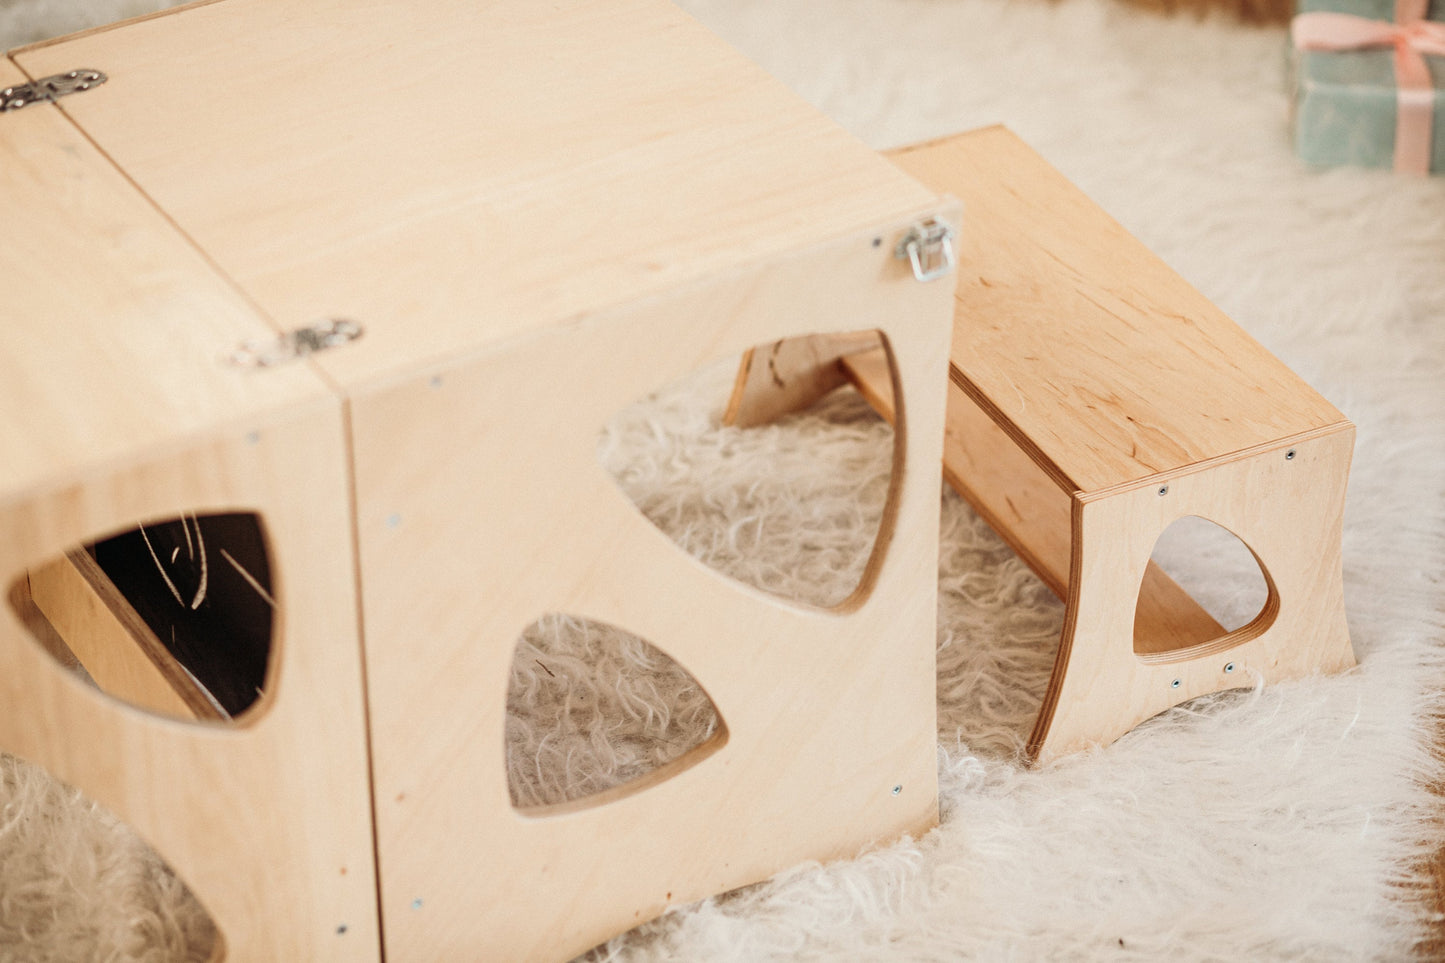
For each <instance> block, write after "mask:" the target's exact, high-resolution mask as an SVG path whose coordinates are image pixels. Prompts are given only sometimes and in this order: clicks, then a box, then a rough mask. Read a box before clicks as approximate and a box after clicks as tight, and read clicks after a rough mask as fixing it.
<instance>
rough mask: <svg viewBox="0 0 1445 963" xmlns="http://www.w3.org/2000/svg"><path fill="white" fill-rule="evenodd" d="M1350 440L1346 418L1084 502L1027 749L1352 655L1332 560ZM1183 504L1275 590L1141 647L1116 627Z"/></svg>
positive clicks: (1095, 740)
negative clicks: (1052, 654)
mask: <svg viewBox="0 0 1445 963" xmlns="http://www.w3.org/2000/svg"><path fill="white" fill-rule="evenodd" d="M1353 446H1354V428H1353V427H1352V426H1350V425H1348V424H1347V425H1345V426H1343V427H1339V428H1332V429H1327V430H1326V431H1323V432H1316V433H1313V434H1308V435H1304V436H1301V437H1299V438H1295V439H1285V440H1283V441H1281V442H1280V443H1277V444H1276V445H1273V446H1269V447H1266V448H1264V449H1262V450H1260V451H1257V452H1255V453H1251V454H1250V455H1248V456H1247V457H1242V458H1238V459H1233V460H1230V461H1226V462H1223V463H1219V464H1215V465H1210V466H1205V467H1201V468H1195V469H1190V470H1186V471H1185V472H1184V473H1181V474H1177V475H1173V476H1170V477H1169V478H1168V479H1167V483H1168V486H1169V491H1168V493H1167V494H1166V495H1163V496H1160V495H1159V494H1158V491H1159V486H1158V485H1156V484H1154V483H1153V482H1150V483H1148V484H1145V485H1140V486H1135V487H1133V488H1130V489H1125V490H1123V491H1116V492H1112V493H1106V494H1102V495H1098V496H1086V497H1083V498H1080V499H1078V500H1077V501H1076V502H1075V508H1074V534H1075V541H1076V544H1077V545H1078V546H1079V548H1078V550H1077V551H1076V553H1075V558H1074V565H1075V568H1074V577H1073V579H1072V581H1071V585H1070V593H1069V610H1068V615H1067V624H1066V625H1065V627H1064V633H1063V642H1062V644H1061V646H1060V653H1059V659H1058V662H1057V663H1056V664H1055V667H1054V675H1053V678H1052V680H1051V681H1050V684H1049V692H1048V696H1047V697H1046V699H1045V705H1044V709H1043V711H1041V712H1040V714H1039V721H1038V725H1037V726H1036V727H1035V729H1034V733H1033V736H1032V738H1031V740H1030V743H1031V749H1032V750H1033V751H1034V752H1036V753H1037V754H1038V756H1039V757H1040V758H1041V759H1051V758H1055V757H1057V756H1059V755H1061V754H1064V753H1068V752H1073V751H1076V750H1078V749H1082V748H1085V747H1087V746H1089V745H1097V744H1101V743H1108V742H1111V741H1113V740H1114V739H1115V738H1117V737H1118V736H1120V735H1123V734H1124V733H1125V732H1127V731H1128V730H1129V729H1131V728H1133V727H1134V726H1135V725H1137V724H1138V723H1140V722H1142V721H1144V720H1145V719H1148V718H1149V717H1150V716H1153V715H1156V714H1158V713H1159V712H1162V711H1164V710H1165V709H1167V708H1169V707H1170V706H1174V705H1178V704H1179V703H1181V702H1184V701H1186V700H1188V699H1192V698H1194V697H1196V696H1200V695H1204V694H1206V693H1209V692H1217V691H1219V690H1220V689H1227V688H1233V687H1240V686H1252V685H1256V684H1258V683H1260V682H1265V683H1269V682H1278V681H1281V680H1284V679H1292V678H1298V677H1302V676H1308V675H1313V674H1317V673H1333V672H1342V671H1344V670H1346V669H1348V668H1350V667H1351V666H1353V665H1354V664H1355V658H1354V653H1353V651H1352V649H1351V647H1350V639H1349V631H1348V627H1347V626H1346V624H1345V605H1344V592H1343V572H1342V565H1341V559H1340V532H1341V524H1342V521H1343V516H1344V501H1345V487H1346V479H1347V478H1348V477H1349V467H1350V456H1351V452H1352V451H1353ZM1289 452H1294V457H1292V458H1290V457H1286V456H1287V454H1288V453H1289ZM1185 515H1198V516H1200V517H1202V518H1207V519H1209V520H1210V521H1213V522H1216V523H1217V524H1219V525H1222V526H1223V527H1224V528H1227V529H1228V530H1229V531H1231V532H1233V533H1234V534H1235V535H1237V536H1238V537H1239V538H1240V539H1241V540H1242V541H1243V542H1244V543H1245V544H1246V545H1248V546H1249V548H1250V550H1251V551H1253V552H1254V554H1255V557H1256V558H1257V559H1258V561H1259V563H1260V567H1261V568H1262V569H1263V570H1264V572H1265V575H1266V580H1267V582H1268V584H1269V588H1270V593H1269V600H1268V601H1267V602H1266V603H1265V608H1264V611H1263V612H1261V613H1260V615H1259V617H1257V618H1256V619H1255V620H1254V621H1253V622H1251V623H1250V624H1248V625H1246V626H1244V627H1242V628H1240V629H1238V630H1236V631H1234V632H1231V633H1229V634H1227V635H1224V636H1222V637H1220V638H1218V639H1215V640H1213V641H1210V642H1206V643H1204V644H1203V645H1200V646H1196V647H1195V648H1193V649H1185V650H1181V651H1176V652H1170V653H1162V654H1157V655H1154V656H1145V657H1140V656H1137V655H1135V654H1134V653H1133V652H1131V651H1130V648H1129V646H1128V644H1127V642H1126V641H1125V638H1124V637H1123V635H1122V633H1121V628H1123V627H1127V626H1128V625H1129V624H1130V623H1131V622H1132V620H1133V608H1134V598H1133V596H1134V594H1135V593H1136V592H1137V590H1138V585H1139V579H1140V578H1141V577H1142V575H1143V569H1144V565H1145V564H1146V563H1147V561H1148V559H1149V553H1150V551H1151V550H1152V549H1153V547H1154V542H1155V541H1156V540H1157V539H1158V537H1159V536H1160V535H1161V534H1162V533H1163V532H1164V529H1166V528H1167V527H1169V525H1170V524H1171V523H1172V522H1174V521H1176V520H1177V519H1179V518H1182V517H1184V516H1185ZM1176 681H1177V683H1178V684H1177V685H1176V684H1175V683H1176Z"/></svg>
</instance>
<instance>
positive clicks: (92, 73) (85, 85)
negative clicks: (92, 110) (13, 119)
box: [0, 67, 110, 114]
mask: <svg viewBox="0 0 1445 963" xmlns="http://www.w3.org/2000/svg"><path fill="white" fill-rule="evenodd" d="M109 79H110V78H109V77H107V76H106V75H105V74H103V73H101V72H100V71H99V70H91V69H90V68H88V67H83V68H81V69H79V70H71V71H68V72H66V73H63V74H55V75H54V76H51V77H41V78H40V79H39V80H36V81H33V82H32V83H28V84H20V85H19V86H17V87H0V114H3V113H5V112H6V111H8V110H19V109H20V108H21V107H29V106H30V105H31V104H44V103H49V102H50V101H52V100H59V99H60V98H61V97H66V96H69V95H70V94H78V93H80V92H81V91H82V90H89V89H90V88H92V87H99V86H100V85H101V84H103V83H105V82H106V81H107V80H109Z"/></svg>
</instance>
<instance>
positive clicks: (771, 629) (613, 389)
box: [353, 208, 957, 963]
mask: <svg viewBox="0 0 1445 963" xmlns="http://www.w3.org/2000/svg"><path fill="white" fill-rule="evenodd" d="M918 213H919V215H925V216H926V215H929V214H940V213H941V214H942V215H944V216H945V217H947V218H948V219H950V220H952V221H953V222H954V223H957V211H956V210H952V209H945V210H943V211H939V210H938V209H936V208H935V209H932V210H928V211H920V212H918ZM912 220H914V218H900V219H897V220H895V221H893V222H891V223H886V224H883V225H880V226H878V228H877V230H876V231H875V230H870V231H865V232H861V233H854V234H852V235H850V236H847V237H844V238H842V239H839V240H836V241H833V242H831V243H828V244H823V245H819V246H816V247H814V248H811V249H809V250H806V251H803V252H800V253H799V254H797V255H794V256H791V257H788V258H780V259H776V260H774V261H772V262H769V263H768V264H767V265H759V266H756V267H754V268H750V269H747V270H744V271H739V272H734V273H730V274H727V275H723V276H720V277H718V278H715V279H712V280H710V281H709V282H708V283H706V284H700V285H695V286H692V287H690V288H688V289H686V290H684V291H680V292H678V293H676V294H675V295H671V296H668V297H666V298H657V299H653V300H650V301H648V302H645V303H642V304H638V305H632V306H627V307H623V308H618V309H616V310H613V311H608V312H603V313H599V314H598V315H595V316H593V317H589V318H588V319H586V321H584V322H583V323H580V324H577V325H573V326H570V327H568V328H565V329H555V330H552V331H549V332H547V333H545V334H542V335H539V336H538V337H535V338H532V339H529V340H527V341H525V342H522V343H519V344H514V345H512V346H511V347H510V348H509V350H506V351H497V352H491V353H481V354H477V355H474V356H470V357H458V358H456V359H454V360H452V361H451V362H449V363H447V364H446V365H443V366H439V367H437V368H435V369H433V370H432V371H429V372H426V373H425V374H424V375H423V376H422V377H418V378H416V379H414V380H412V381H409V382H406V383H400V384H396V385H392V386H387V387H381V388H377V389H376V390H374V391H371V392H368V393H365V394H362V395H360V396H358V397H356V398H355V399H354V401H353V419H354V437H355V450H356V479H357V497H358V513H357V523H358V531H359V537H360V546H361V559H362V584H363V586H364V587H365V591H364V593H363V596H364V598H363V601H364V607H365V624H366V627H367V637H368V644H367V665H368V675H369V678H370V680H371V684H370V693H371V720H372V725H373V753H374V765H375V782H376V802H377V833H378V846H379V858H380V865H381V867H382V886H381V896H382V906H383V919H384V921H385V931H386V941H387V945H386V956H387V959H388V960H390V961H392V963H404V961H409V960H417V961H431V960H438V959H508V960H546V959H558V960H560V959H566V958H569V957H570V956H572V955H573V954H575V953H577V952H580V951H582V950H585V949H586V948H588V947H590V946H592V945H594V944H596V943H597V942H599V941H601V940H603V939H606V938H607V937H609V936H611V935H613V934H615V933H617V932H620V931H622V930H625V929H627V928H629V927H631V926H633V925H635V924H637V923H639V922H642V921H643V920H646V919H649V918H651V917H653V916H656V915H657V914H659V913H661V912H662V911H663V910H665V909H666V908H667V907H668V906H670V905H674V904H679V903H686V902H688V901H690V900H694V899H697V898H699V897H702V896H704V895H707V894H711V893H717V892H720V891H723V890H727V889H731V888H733V887H736V886H740V885H742V884H745V883H749V882H753V881H756V880H759V879H763V878H765V877H767V876H769V875H771V874H772V873H774V872H776V871H778V870H779V869H781V868H783V867H786V866H788V865H791V864H794V863H796V862H798V861H800V860H805V859H832V858H837V857H845V856H851V855H854V854H856V853H857V852H858V851H859V850H860V849H861V848H862V847H864V846H866V845H868V844H870V843H875V842H879V841H883V840H887V839H892V838H896V837H897V836H898V835H899V834H901V833H918V832H922V831H924V830H926V829H927V828H929V827H930V826H932V825H933V824H934V822H935V820H936V818H937V804H936V769H935V767H936V760H935V738H936V736H935V716H934V685H935V681H934V668H933V666H934V659H933V647H934V620H935V617H936V612H935V607H936V602H935V586H936V584H937V583H936V577H935V575H936V572H935V569H936V565H937V554H936V549H937V537H938V535H937V532H938V529H937V497H938V483H939V476H938V470H937V465H938V459H939V457H940V442H941V439H942V432H943V424H942V417H943V394H944V391H945V388H946V377H945V366H946V364H947V344H948V337H949V317H950V303H951V300H952V298H951V286H952V285H951V281H950V280H948V279H944V280H941V281H938V282H933V283H929V284H921V283H918V282H916V281H914V280H913V278H912V276H911V274H910V273H909V271H908V269H907V266H906V265H905V264H903V263H901V262H899V261H896V260H894V259H893V258H892V256H891V248H892V245H893V243H896V240H897V238H898V237H899V236H901V235H902V233H903V231H904V230H905V228H906V227H907V226H908V224H909V223H911V221H912ZM880 234H881V235H882V236H884V237H885V238H886V239H887V241H888V243H887V245H886V246H885V247H883V248H881V249H880V248H879V247H875V246H874V245H873V243H872V242H873V239H874V238H875V237H878V236H880ZM874 328H876V329H880V330H881V331H882V332H883V333H884V335H885V336H886V338H887V341H888V344H889V345H890V346H891V349H892V352H893V357H894V362H895V367H894V370H895V375H894V377H895V378H896V379H897V380H898V382H899V383H900V384H901V385H902V386H903V387H902V397H903V398H904V402H905V403H904V412H903V417H902V418H901V424H900V428H899V431H898V432H896V433H895V439H896V442H895V444H896V448H895V470H894V479H893V487H892V492H891V494H890V496H889V501H888V507H887V510H886V512H885V519H884V522H883V526H882V529H881V531H880V533H879V536H878V540H877V545H876V547H875V550H874V555H873V557H872V559H871V561H870V563H869V565H868V569H867V574H866V575H865V577H864V579H863V583H862V586H861V587H860V589H859V592H858V593H857V594H856V595H855V596H854V597H853V598H852V599H850V600H849V601H848V602H846V603H844V604H843V605H841V606H840V607H839V608H837V609H835V610H820V609H814V608H809V607H803V606H796V605H790V604H787V603H784V602H781V601H779V600H777V599H775V598H773V597H771V596H767V595H765V594H764V593H761V592H758V591H756V590H753V589H751V588H748V587H745V586H743V585H740V584H738V583H735V582H732V581H730V580H728V579H726V578H724V577H723V576H720V575H718V574H717V573H715V572H713V571H712V570H710V569H708V568H706V567H705V566H704V565H702V564H701V563H700V562H698V561H696V560H695V559H693V558H692V557H691V556H689V555H687V554H686V553H685V552H684V551H683V550H682V549H681V548H679V547H678V546H676V545H674V544H673V543H672V542H671V541H670V540H668V539H667V538H666V536H664V535H663V534H662V533H660V532H658V531H657V530H656V529H655V528H654V527H653V526H652V525H651V524H649V523H648V522H646V521H645V520H644V519H643V517H642V516H641V514H640V513H639V512H638V511H637V510H636V509H635V508H634V507H633V506H632V504H631V503H630V502H628V501H627V499H626V497H625V496H624V495H623V494H622V492H621V491H620V490H619V489H618V488H617V487H616V485H615V484H614V483H613V481H612V479H611V477H610V476H608V475H607V474H606V472H605V470H604V469H603V468H602V467H601V466H600V465H599V464H598V462H597V460H596V446H597V438H598V433H599V432H600V430H601V428H602V426H603V425H604V424H605V423H606V421H607V420H608V418H609V417H610V416H611V415H612V414H613V413H614V412H615V411H616V410H618V409H619V408H622V407H624V406H625V405H627V404H629V403H631V402H633V401H634V400H636V399H637V398H638V397H639V396H640V395H643V394H646V393H647V392H649V391H650V390H653V389H655V388H656V387H658V386H660V385H663V384H666V383H668V382H671V381H673V380H674V379H676V378H678V377H681V376H682V375H684V374H686V373H687V372H689V371H691V370H694V369H695V368H696V367H697V366H699V365H700V364H702V363H704V362H707V361H709V360H712V359H715V358H718V357H723V356H726V355H728V354H736V353H737V352H739V351H741V350H742V349H744V348H746V347H748V346H751V345H754V344H759V343H769V342H771V341H775V340H777V339H778V338H779V337H780V336H782V335H783V334H785V333H788V332H790V331H794V332H796V331H815V332H822V333H830V332H843V331H852V330H859V329H874ZM601 357H606V358H607V359H608V360H607V363H606V364H599V363H598V361H597V359H598V358H601ZM550 611H566V612H570V613H574V614H576V615H579V616H584V617H587V618H593V619H597V620H601V621H605V622H608V623H611V624H613V625H617V626H619V627H622V628H625V629H626V630H628V631H630V632H633V633H635V634H637V635H639V636H640V637H642V638H644V639H646V640H647V641H648V642H650V643H652V644H653V645H655V646H657V647H658V648H660V649H662V650H663V651H665V652H667V653H668V654H669V655H671V656H672V657H673V658H675V659H677V661H678V662H679V663H680V664H681V665H682V666H683V667H685V668H686V669H687V670H688V671H689V672H690V673H692V674H693V676H694V677H695V678H696V679H697V680H698V682H699V683H700V684H701V685H702V687H703V688H704V689H705V690H706V691H707V693H708V694H709V696H710V697H711V699H712V700H713V702H714V704H715V705H716V706H717V709H718V712H719V714H720V716H721V717H722V720H723V722H724V724H725V726H726V736H725V737H720V738H718V739H716V740H714V741H713V742H712V743H710V744H707V745H704V746H702V747H699V748H698V749H697V750H695V751H694V752H693V753H692V754H690V755H689V756H685V757H684V758H683V759H681V760H678V761H677V762H674V763H673V764H671V765H670V766H668V767H666V768H664V769H663V770H660V771H659V772H657V773H655V774H654V775H653V777H652V778H650V779H648V780H646V781H644V782H642V783H640V784H629V785H627V786H625V787H622V788H621V789H620V790H618V791H616V792H614V793H611V794H608V795H606V796H604V797H602V798H600V799H599V798H598V797H592V798H588V799H585V800H581V801H578V802H575V803H572V804H569V805H566V806H562V807H557V808H553V809H550V810H546V811H544V814H543V815H541V816H540V817H538V816H536V815H533V814H530V813H529V814H524V813H521V812H518V811H516V810H514V809H513V808H512V806H511V804H510V801H509V795H508V788H507V774H506V768H505V765H504V756H503V739H504V726H505V719H506V690H507V679H508V676H509V671H510V666H511V662H512V658H513V650H514V647H515V645H516V642H517V639H518V637H519V635H520V633H521V631H522V629H523V628H524V627H525V626H526V625H528V624H529V623H530V622H532V621H533V620H534V619H535V618H537V617H538V616H539V615H541V614H542V613H545V612H550ZM895 787H898V788H897V792H895Z"/></svg>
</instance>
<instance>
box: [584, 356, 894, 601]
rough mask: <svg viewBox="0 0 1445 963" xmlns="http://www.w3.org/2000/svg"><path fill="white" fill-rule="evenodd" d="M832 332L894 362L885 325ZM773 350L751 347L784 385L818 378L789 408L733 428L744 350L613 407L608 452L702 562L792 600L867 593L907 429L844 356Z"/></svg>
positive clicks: (753, 360) (631, 487) (753, 361)
mask: <svg viewBox="0 0 1445 963" xmlns="http://www.w3.org/2000/svg"><path fill="white" fill-rule="evenodd" d="M830 338H833V339H834V341H835V342H836V344H838V345H840V346H841V347H840V348H839V350H849V351H858V352H864V351H871V352H872V353H874V354H876V355H877V356H878V357H879V359H880V360H881V364H883V365H884V367H885V370H886V369H890V368H891V364H890V358H889V357H888V354H887V352H888V347H887V344H886V340H887V339H886V338H884V337H883V336H882V335H881V333H879V332H877V331H863V332H857V333H854V334H851V335H838V336H830ZM804 340H806V339H804ZM834 341H830V343H834ZM773 347H774V346H771V345H763V346H759V347H758V348H756V349H755V350H754V351H753V352H751V353H750V354H748V355H746V356H745V357H747V358H748V364H749V365H751V366H752V367H753V368H754V369H756V370H762V371H766V372H769V375H768V377H769V378H770V379H771V378H773V377H776V380H777V383H779V384H792V381H793V380H797V381H807V382H808V384H807V387H808V389H809V390H808V391H806V392H803V393H802V394H801V395H800V396H799V397H793V396H791V395H790V396H789V399H788V400H789V401H791V402H793V403H794V405H795V407H794V408H793V410H791V412H790V413H787V414H781V415H780V416H778V417H777V418H776V419H774V420H769V421H767V422H766V423H764V424H757V425H756V426H754V427H735V426H731V425H725V424H723V414H724V408H725V405H724V402H725V401H726V399H727V398H728V395H729V391H730V389H732V388H733V386H734V384H735V382H736V380H737V379H738V377H739V371H740V359H739V358H737V357H732V358H727V359H724V360H722V361H719V362H715V363H713V364H710V365H707V366H704V367H703V368H701V369H698V370H696V371H694V372H693V373H692V374H690V375H688V376H686V377H684V378H682V379H681V380H679V381H676V382H673V383H671V384H669V385H667V386H666V387H663V388H661V389H660V390H658V391H656V392H654V393H652V394H650V395H648V396H647V397H644V398H643V399H641V400H640V401H637V402H635V403H633V404H631V405H629V406H627V407H625V408H623V409H621V410H620V411H618V412H617V413H616V414H614V415H613V416H612V418H611V419H610V420H609V421H608V422H607V423H606V425H605V426H604V427H603V429H602V432H601V434H600V436H599V439H598V448H597V456H598V461H599V462H600V463H601V464H602V466H603V468H604V469H606V470H607V472H608V473H609V474H610V475H611V476H612V478H613V480H614V481H615V482H616V483H617V485H618V487H619V488H620V489H621V490H622V492H623V494H624V495H626V497H627V498H628V500H629V501H631V502H632V504H633V505H634V506H635V507H636V508H637V509H638V510H639V511H640V512H641V513H642V515H643V517H645V518H646V519H647V521H649V522H651V523H652V524H653V525H654V526H656V527H657V528H658V529H659V530H660V531H661V532H662V533H663V534H664V535H666V536H667V537H668V538H669V539H671V540H672V541H673V542H674V543H675V544H676V545H678V546H679V547H680V548H682V549H683V550H684V551H686V552H687V553H689V554H690V555H692V556H693V557H694V558H696V559H698V560H699V561H701V562H702V563H703V564H704V565H707V566H708V567H709V568H711V569H713V570H714V571H716V572H719V573H720V574H722V575H725V576H727V577H729V578H732V579H735V580H737V581H739V582H742V583H744V584H745V585H748V586H750V587H752V588H756V589H761V590H762V591H764V592H768V593H770V594H772V595H775V596H778V597H780V598H782V599H785V600H787V601H790V602H799V603H803V604H806V605H814V606H820V607H825V608H828V607H835V606H838V605H841V604H843V603H845V602H847V601H849V600H856V599H858V598H860V597H862V596H863V595H865V594H866V593H867V591H868V589H869V583H870V581H871V576H872V573H873V572H875V571H876V570H877V567H878V565H879V564H880V563H881V556H882V552H881V550H880V548H879V547H880V546H886V545H887V542H888V529H889V527H890V526H891V524H892V523H891V518H892V512H891V510H890V503H891V500H892V491H893V489H894V487H895V486H894V478H895V475H896V474H897V473H896V472H895V463H896V461H897V460H898V456H897V453H898V452H899V451H900V450H901V447H900V446H901V445H902V435H903V430H902V429H900V430H899V432H898V433H897V436H895V432H894V428H893V427H892V426H891V425H890V424H889V423H888V422H887V421H885V420H884V419H883V418H881V417H880V416H879V415H878V414H877V413H876V412H875V411H874V410H873V409H872V408H871V407H870V406H869V405H868V403H867V402H866V401H865V400H864V399H863V397H862V396H861V395H860V394H859V393H858V392H857V391H856V390H855V389H854V388H853V387H851V386H850V385H849V384H848V383H847V377H848V376H847V373H846V371H845V369H844V368H843V366H842V365H841V364H839V363H838V361H837V359H836V358H833V357H829V356H827V355H826V354H825V357H827V358H828V360H826V361H824V362H822V363H820V364H818V365H817V366H815V368H813V369H809V370H804V369H805V368H806V365H805V364H804V363H803V362H802V361H798V362H797V363H796V364H795V365H794V367H792V368H784V369H780V370H779V371H776V372H774V371H772V370H771V369H769V368H768V364H769V363H770V358H771V352H772V350H773ZM774 360H775V359H774ZM774 367H779V366H778V365H774ZM741 370H743V371H747V370H748V368H746V367H743V368H741ZM770 383H772V382H771V381H770ZM780 390H781V389H780ZM800 398H801V400H799V399H800ZM875 556H877V557H876V558H875Z"/></svg>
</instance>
